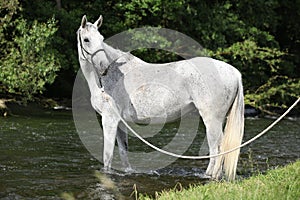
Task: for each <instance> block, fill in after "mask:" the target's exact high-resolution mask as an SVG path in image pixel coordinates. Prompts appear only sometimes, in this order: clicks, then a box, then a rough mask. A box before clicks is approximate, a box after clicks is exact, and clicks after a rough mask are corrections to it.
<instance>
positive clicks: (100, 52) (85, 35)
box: [77, 15, 108, 73]
mask: <svg viewBox="0 0 300 200" xmlns="http://www.w3.org/2000/svg"><path fill="white" fill-rule="evenodd" d="M102 21H103V18H102V15H100V17H99V19H98V20H97V21H96V22H95V23H93V24H92V23H90V22H88V21H87V18H86V16H85V15H84V16H83V17H82V21H81V25H80V27H79V29H78V31H77V46H78V54H79V59H80V60H85V61H87V62H89V63H90V64H92V65H93V66H94V67H95V68H97V69H98V70H99V71H100V73H102V72H104V71H105V69H106V67H107V65H108V59H107V57H106V54H105V51H104V49H103V39H104V38H103V36H102V35H101V34H100V32H99V31H98V28H99V27H100V26H101V24H102Z"/></svg>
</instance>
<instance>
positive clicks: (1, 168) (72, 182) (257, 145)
mask: <svg viewBox="0 0 300 200" xmlns="http://www.w3.org/2000/svg"><path fill="white" fill-rule="evenodd" d="M273 120H274V119H270V118H247V119H246V121H245V135H244V141H245V140H247V139H250V138H251V137H253V136H255V135H256V134H257V133H259V132H260V131H261V130H263V129H264V128H265V127H266V126H267V125H269V124H270V123H272V122H273ZM176 126H177V125H176V124H170V125H168V126H165V128H164V130H162V133H164V132H166V133H168V132H170V134H171V135H172V132H173V131H176ZM203 132H204V127H200V129H199V134H198V135H197V136H196V139H195V140H194V142H193V144H192V145H191V146H190V149H189V150H188V152H187V154H189V155H192V154H197V153H198V152H199V145H201V144H202V143H203V139H204V133H203ZM170 134H160V135H159V137H161V138H160V140H163V139H164V138H163V137H164V135H166V137H170ZM179 145H180V144H179ZM139 148H140V149H143V148H146V147H145V146H144V144H143V143H141V142H139V141H138V140H137V139H136V138H134V137H130V139H129V150H131V149H139ZM299 156H300V119H299V118H287V119H285V120H283V121H281V122H280V123H279V124H278V125H277V126H275V127H274V128H273V129H272V130H271V131H269V132H268V133H267V134H266V135H265V136H263V137H261V138H260V139H258V140H257V141H255V142H254V143H252V144H250V145H249V146H247V147H245V148H243V149H242V150H241V158H240V160H239V164H238V172H237V174H238V178H245V177H248V176H250V175H252V174H255V173H258V172H265V171H266V170H267V169H272V168H275V167H278V166H283V165H286V164H288V163H291V162H294V161H295V160H297V159H299ZM207 163H208V161H207V160H196V161H194V160H182V159H180V160H177V161H176V162H174V163H173V164H171V165H168V166H166V167H164V168H163V169H160V170H156V171H155V172H151V173H141V174H126V173H111V174H104V175H103V177H104V179H105V180H108V181H110V182H111V184H112V185H113V186H112V187H110V188H108V187H106V185H105V183H104V182H102V183H100V181H99V180H98V179H97V178H96V177H95V175H94V174H95V171H99V170H100V173H101V167H102V165H101V163H100V162H99V161H98V160H97V159H95V158H94V157H93V156H92V155H91V154H90V153H89V152H88V151H87V150H86V148H85V147H84V145H83V144H82V142H81V140H80V137H79V135H78V134H77V131H76V129H75V126H74V121H73V117H72V112H71V111H54V110H44V109H39V110H35V111H33V110H31V109H30V108H28V109H27V110H26V109H25V110H24V111H23V112H21V113H18V115H16V116H11V117H7V118H0V199H60V197H61V195H62V193H64V192H67V193H68V194H72V195H74V196H75V197H76V199H87V198H89V199H134V193H133V192H134V186H135V187H136V190H137V191H138V192H141V193H147V194H150V195H153V194H154V192H155V191H160V190H163V189H170V188H174V187H175V186H176V185H177V186H176V187H181V186H183V187H187V186H188V185H189V184H203V183H206V182H207V180H205V179H202V178H201V175H202V174H203V173H204V171H205V169H206V166H207ZM178 183H180V184H178ZM130 195H132V196H131V197H130Z"/></svg>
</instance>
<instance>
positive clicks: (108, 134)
mask: <svg viewBox="0 0 300 200" xmlns="http://www.w3.org/2000/svg"><path fill="white" fill-rule="evenodd" d="M102 126H103V137H104V147H103V164H104V170H110V168H111V163H112V159H113V154H114V147H115V141H116V135H117V129H118V121H116V119H115V118H114V117H112V116H107V115H103V116H102Z"/></svg>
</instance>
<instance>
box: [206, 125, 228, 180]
mask: <svg viewBox="0 0 300 200" xmlns="http://www.w3.org/2000/svg"><path fill="white" fill-rule="evenodd" d="M203 120H204V124H205V126H206V135H207V140H208V146H209V155H216V154H218V153H219V152H220V149H219V148H220V145H221V141H222V137H223V131H222V121H219V120H217V119H214V120H209V121H206V120H205V119H203ZM221 160H222V157H220V156H219V157H215V158H210V160H209V164H208V167H207V170H206V175H207V176H210V177H211V178H212V179H219V178H220V175H221V171H222V162H221Z"/></svg>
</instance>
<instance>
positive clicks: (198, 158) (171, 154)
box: [102, 88, 300, 160]
mask: <svg viewBox="0 0 300 200" xmlns="http://www.w3.org/2000/svg"><path fill="white" fill-rule="evenodd" d="M102 92H103V93H104V92H105V91H104V90H103V88H102ZM107 100H108V99H107ZM299 101H300V97H299V98H298V99H297V100H296V101H295V102H294V103H293V105H292V106H291V107H289V109H287V110H286V111H285V112H284V113H283V114H282V115H281V116H280V117H278V118H277V119H276V120H275V121H274V122H273V123H272V124H270V125H269V126H268V127H267V128H266V129H264V130H263V131H262V132H260V133H259V134H257V135H256V136H255V137H253V138H252V139H250V140H248V141H246V142H244V143H243V144H241V145H239V146H237V147H235V148H232V149H230V150H227V151H224V152H222V153H219V154H215V155H209V156H183V155H179V154H176V153H172V152H169V151H166V150H163V149H160V148H158V147H156V146H154V145H153V144H151V143H150V142H148V141H147V140H145V139H144V138H143V137H141V136H140V135H139V134H138V133H137V132H136V131H135V130H133V128H131V127H130V126H129V125H128V124H127V122H126V121H125V120H124V119H123V118H122V117H121V116H120V114H119V112H118V111H117V110H116V107H115V106H113V105H112V104H111V107H112V108H113V110H114V111H115V113H116V114H117V115H118V117H119V118H120V120H121V122H122V123H123V124H124V125H125V126H126V127H127V128H128V129H129V130H130V131H131V132H132V133H133V134H134V135H135V136H136V137H137V138H138V139H140V140H141V141H142V142H144V143H145V144H146V145H148V146H149V147H151V148H153V149H154V150H156V151H159V152H161V153H163V154H166V155H169V156H173V157H176V158H184V159H194V160H196V159H197V160H200V159H209V158H214V157H218V156H222V155H225V154H227V153H231V152H233V151H235V150H237V149H239V148H242V147H244V146H246V145H248V144H250V143H251V142H253V141H255V140H256V139H258V138H259V137H261V136H263V135H264V134H265V133H266V132H268V131H269V130H270V129H271V128H273V127H274V126H275V125H276V124H277V123H278V122H279V121H281V120H282V119H283V118H284V117H285V116H286V115H287V114H288V113H289V112H290V111H291V110H292V109H293V108H294V107H295V106H296V105H297V104H298V103H299Z"/></svg>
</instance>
